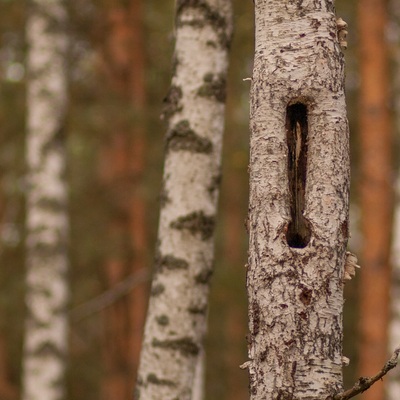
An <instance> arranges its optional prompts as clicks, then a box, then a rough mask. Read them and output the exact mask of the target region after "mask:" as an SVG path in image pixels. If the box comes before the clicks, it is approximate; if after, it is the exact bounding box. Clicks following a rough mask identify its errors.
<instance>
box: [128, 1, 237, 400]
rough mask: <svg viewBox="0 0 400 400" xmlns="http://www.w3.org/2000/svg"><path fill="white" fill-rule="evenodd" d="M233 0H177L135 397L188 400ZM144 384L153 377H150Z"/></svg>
mask: <svg viewBox="0 0 400 400" xmlns="http://www.w3.org/2000/svg"><path fill="white" fill-rule="evenodd" d="M231 30H232V15H231V4H230V0H178V1H177V9H176V46H175V56H174V63H173V64H174V71H173V74H174V76H173V79H172V84H171V89H170V91H169V94H168V96H167V98H166V108H165V110H164V116H165V117H168V131H167V132H168V133H167V135H166V154H165V166H164V178H163V194H162V199H163V202H162V208H161V214H160V225H159V232H158V239H159V246H158V250H157V253H158V256H157V257H156V267H157V268H156V269H155V271H154V278H153V284H152V290H151V294H152V296H151V300H150V304H149V311H148V316H147V321H146V327H145V337H144V342H143V347H142V353H141V360H140V366H139V376H138V380H137V387H136V391H135V393H136V394H135V396H136V398H137V399H138V398H139V396H140V398H141V399H142V400H143V399H145V400H159V399H179V400H189V399H190V400H191V399H192V398H193V396H192V395H193V393H192V392H193V390H194V389H193V388H194V387H197V385H194V380H195V369H196V365H197V364H198V363H199V362H200V363H201V354H202V352H203V350H202V349H203V337H204V335H205V333H206V326H207V319H206V318H207V301H208V290H209V282H210V278H211V276H212V272H213V271H212V265H213V257H214V255H213V251H214V246H213V240H212V239H213V235H214V228H215V216H216V212H217V209H216V206H217V200H218V192H219V183H220V171H221V148H222V133H223V128H224V109H225V106H224V101H225V97H226V90H225V86H226V74H227V66H228V59H227V56H228V54H227V50H228V47H229V46H228V44H229V42H230V37H231ZM149 377H150V378H149Z"/></svg>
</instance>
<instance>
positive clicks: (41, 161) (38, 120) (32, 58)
mask: <svg viewBox="0 0 400 400" xmlns="http://www.w3.org/2000/svg"><path fill="white" fill-rule="evenodd" d="M65 24H66V13H65V9H64V7H63V3H62V2H61V1H47V0H35V1H33V2H32V4H31V9H30V13H29V18H28V23H27V28H26V32H27V41H28V45H29V48H28V58H27V67H28V74H29V75H28V83H27V112H28V116H27V144H26V162H27V168H28V172H27V179H28V189H27V217H26V218H27V220H26V224H27V226H26V229H27V237H26V267H27V271H26V305H27V317H26V326H25V338H24V353H23V377H22V385H23V394H22V399H24V400H43V399H46V400H60V399H62V398H65V387H64V386H65V385H64V376H65V371H66V353H67V347H68V346H67V336H68V332H67V330H68V329H67V328H68V323H67V314H66V307H67V300H68V292H69V289H68V283H67V269H68V256H67V235H68V218H67V184H66V172H65V164H66V155H65V137H64V135H65V132H64V128H65V127H64V118H65V111H66V100H67V82H66V68H65V60H66V51H67V38H66V35H65V31H64V28H65Z"/></svg>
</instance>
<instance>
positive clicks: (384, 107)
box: [358, 0, 393, 400]
mask: <svg viewBox="0 0 400 400" xmlns="http://www.w3.org/2000/svg"><path fill="white" fill-rule="evenodd" d="M386 4H387V2H386V1H383V0H380V1H376V0H361V1H360V2H359V3H358V19H359V37H360V76H361V86H360V100H359V101H360V104H359V108H360V170H361V176H362V179H361V180H360V205H361V212H362V225H361V229H362V234H363V249H362V266H363V268H362V272H361V275H360V278H361V279H360V325H359V327H360V334H361V335H360V347H359V354H360V356H359V363H360V365H359V367H360V368H359V374H360V375H362V376H370V375H373V374H375V373H376V371H378V370H380V368H382V365H383V364H384V363H385V361H386V356H387V345H388V323H389V292H390V262H389V257H390V242H391V231H392V215H393V189H392V185H393V182H392V176H393V175H392V174H393V171H392V161H391V159H392V157H391V153H392V146H393V144H392V139H391V134H392V132H391V127H390V118H389V109H388V105H389V74H388V72H389V65H388V54H387V50H388V49H387V43H386V38H385V29H386V24H387V10H386ZM383 398H384V387H383V384H382V383H377V384H376V385H374V386H373V387H372V388H371V389H370V390H368V391H367V392H365V393H364V394H363V399H365V400H372V399H373V400H382V399H383Z"/></svg>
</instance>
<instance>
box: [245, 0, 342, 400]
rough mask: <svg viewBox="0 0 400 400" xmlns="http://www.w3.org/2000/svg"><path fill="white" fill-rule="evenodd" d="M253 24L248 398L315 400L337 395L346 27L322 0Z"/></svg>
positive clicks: (264, 8) (258, 8)
mask: <svg viewBox="0 0 400 400" xmlns="http://www.w3.org/2000/svg"><path fill="white" fill-rule="evenodd" d="M255 21H256V27H255V32H256V45H255V46H256V48H255V57H254V70H253V77H252V90H251V112H250V124H251V139H250V204H249V221H248V228H249V233H250V244H249V265H248V269H247V289H248V297H249V301H248V303H249V318H250V322H249V328H250V335H249V359H250V360H249V361H248V362H247V363H245V364H244V367H247V368H248V369H249V374H250V398H251V399H276V398H298V399H300V398H303V399H321V398H326V397H328V396H330V395H333V394H335V393H336V392H338V391H340V389H341V388H342V372H341V371H342V307H343V268H344V263H345V250H346V244H347V239H348V207H349V200H348V195H349V143H348V140H349V137H348V123H347V117H346V106H345V97H344V60H343V55H342V52H341V49H340V46H339V42H342V41H343V40H340V36H341V35H343V33H344V32H340V31H339V32H338V29H339V30H340V28H343V26H342V27H340V26H339V25H338V26H337V24H336V18H335V10H334V4H333V1H329V0H321V1H312V2H311V1H310V2H302V3H301V4H299V3H298V2H294V1H293V2H286V3H285V4H283V3H282V2H281V1H279V0H269V1H268V0H258V1H255ZM338 33H339V39H338ZM342 44H344V43H342Z"/></svg>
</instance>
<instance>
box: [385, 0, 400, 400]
mask: <svg viewBox="0 0 400 400" xmlns="http://www.w3.org/2000/svg"><path fill="white" fill-rule="evenodd" d="M389 4H390V16H391V28H392V31H391V33H392V37H391V39H392V41H391V44H392V52H391V56H392V57H391V58H392V60H393V62H394V66H395V70H396V71H398V70H399V69H400V48H399V45H398V43H399V40H400V4H399V2H398V1H397V0H391V1H390V2H389ZM393 33H395V35H393ZM392 80H393V82H392V87H393V96H394V98H393V99H394V102H393V103H394V115H395V118H396V124H395V125H396V131H395V132H396V133H395V134H396V135H398V134H399V133H400V76H399V74H395V75H394V76H393V78H392ZM397 175H398V176H397V185H396V193H395V198H396V203H395V204H394V218H393V240H392V243H393V245H392V248H391V264H392V267H393V271H392V274H391V291H390V295H391V296H390V300H391V315H390V325H389V351H391V349H395V348H396V347H398V346H399V343H400V201H399V199H400V177H399V171H397ZM399 393H400V369H399V368H396V369H394V370H393V371H392V372H391V373H390V374H389V375H388V379H387V400H397V399H398V398H399Z"/></svg>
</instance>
